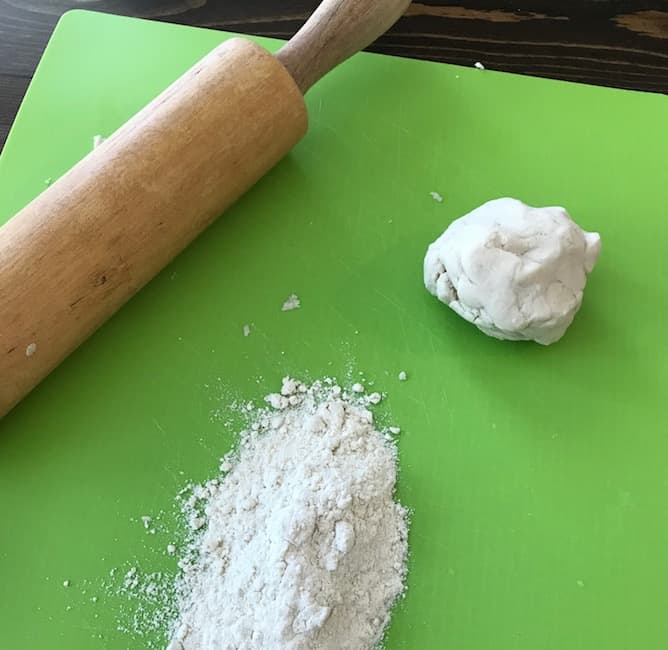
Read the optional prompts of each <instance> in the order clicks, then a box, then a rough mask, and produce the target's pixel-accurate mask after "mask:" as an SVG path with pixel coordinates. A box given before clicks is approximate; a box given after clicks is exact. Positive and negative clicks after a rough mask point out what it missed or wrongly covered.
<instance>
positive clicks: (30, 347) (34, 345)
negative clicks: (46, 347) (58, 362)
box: [26, 343, 37, 357]
mask: <svg viewBox="0 0 668 650" xmlns="http://www.w3.org/2000/svg"><path fill="white" fill-rule="evenodd" d="M35 352H37V343H31V344H30V345H28V346H27V347H26V357H31V356H32V355H33V354H35Z"/></svg>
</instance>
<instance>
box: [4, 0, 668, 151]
mask: <svg viewBox="0 0 668 650" xmlns="http://www.w3.org/2000/svg"><path fill="white" fill-rule="evenodd" d="M317 4H318V2H317V0H0V145H1V144H2V143H4V141H5V138H6V136H7V131H8V129H9V126H10V124H11V122H12V120H13V118H14V115H15V114H16V109H17V108H18V104H19V102H20V100H21V98H22V97H23V94H24V92H25V89H26V88H27V86H28V83H29V81H30V78H31V75H32V73H33V71H34V69H35V66H36V65H37V62H38V60H39V57H40V55H41V53H42V51H43V50H44V46H45V45H46V42H47V40H48V38H49V36H50V34H51V32H52V30H53V27H54V25H55V24H56V21H57V20H58V18H59V17H60V16H61V15H62V14H63V12H65V11H67V10H69V9H73V8H85V9H91V10H96V11H105V12H109V13H117V14H124V15H128V16H138V17H142V18H152V19H156V20H163V21H168V22H174V23H183V24H187V25H199V26H203V27H210V28H215V29H225V30H230V31H238V32H246V33H251V34H259V35H263V36H276V37H280V38H289V37H290V36H292V34H294V32H295V31H296V30H297V29H298V28H299V26H300V25H301V24H302V23H303V22H304V20H305V19H306V17H307V16H308V15H309V14H310V13H311V12H312V11H313V9H314V8H315V7H316V5H317ZM369 49H370V50H372V51H375V52H383V53H386V54H396V55H399V56H408V57H415V58H420V59H429V60H433V61H446V62H449V63H458V64H462V65H473V63H475V62H476V61H482V62H483V63H484V65H485V66H486V67H488V68H490V69H495V70H505V71H508V72H516V73H521V74H531V75H537V76H541V77H552V78H555V79H567V80H571V81H580V82H585V83H592V84H598V85H605V86H614V87H617V88H630V89H635V90H647V91H652V92H660V93H668V0H560V1H557V0H524V1H523V2H521V3H520V2H518V1H517V0H513V1H512V2H511V1H510V0H459V1H458V2H453V3H449V2H445V1H444V0H418V1H416V2H414V3H413V4H412V5H411V6H410V7H409V9H408V11H407V12H406V15H405V16H404V17H403V18H402V19H401V20H400V21H399V23H398V24H397V25H396V26H395V27H394V28H393V29H392V30H390V32H389V33H388V34H386V35H385V36H384V37H382V38H381V39H380V40H379V41H377V42H376V43H375V44H374V45H373V46H372V47H371V48H369Z"/></svg>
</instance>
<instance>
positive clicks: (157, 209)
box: [0, 39, 307, 416]
mask: <svg viewBox="0 0 668 650" xmlns="http://www.w3.org/2000/svg"><path fill="white" fill-rule="evenodd" d="M306 126H307V114H306V107H305V104H304V99H303V97H302V94H301V92H300V91H299V88H298V87H297V85H296V84H295V82H294V80H293V79H292V77H291V76H290V74H289V73H288V72H287V70H286V69H285V68H284V67H283V66H282V65H281V64H280V63H279V62H278V61H277V60H276V58H275V57H273V56H272V55H271V54H270V53H269V52H267V51H266V50H265V49H264V48H262V47H260V46H259V45H255V44H254V43H252V42H250V41H247V40H243V39H232V40H229V41H226V42H225V43H224V44H223V45H221V46H219V47H218V48H217V49H215V50H214V51H213V52H211V53H210V54H209V55H208V56H206V57H205V58H204V59H203V60H202V61H200V62H199V63H197V64H196V65H195V66H194V67H193V68H191V69H190V70H189V71H188V72H186V73H185V74H184V75H183V76H182V77H181V78H180V79H178V80H177V81H176V82H175V83H174V84H172V86H170V87H169V88H168V89H167V90H165V91H164V92H163V93H162V94H161V95H160V96H158V97H157V98H156V99H155V100H154V101H153V102H151V103H150V104H149V105H148V106H146V108H144V109H143V110H142V111H141V112H139V113H138V114H137V115H135V116H134V117H133V118H132V119H131V120H130V121H129V122H127V123H126V124H125V125H124V126H123V127H121V128H120V129H119V130H118V131H117V132H116V133H114V134H113V135H112V136H111V137H110V138H109V139H108V140H106V141H105V142H104V143H103V144H102V145H101V146H100V147H98V148H97V149H95V150H94V151H92V152H91V153H90V154H89V155H88V156H86V158H84V159H83V160H81V161H80V162H79V163H78V164H77V165H75V166H74V167H73V168H72V169H71V170H70V171H69V172H67V174H65V175H64V176H63V177H62V178H60V179H59V180H58V181H57V182H55V183H54V184H53V185H52V186H51V187H49V188H48V189H47V190H46V191H45V192H43V193H42V194H41V195H40V196H39V197H37V199H35V200H34V201H33V202H32V203H30V204H29V205H28V206H26V207H25V208H24V209H23V210H22V211H21V212H19V213H18V214H17V215H16V216H15V217H14V218H12V219H11V220H10V221H9V222H7V223H6V224H5V225H4V226H3V227H2V228H1V229H0V346H1V347H0V416H1V415H2V414H4V413H6V412H7V411H8V410H9V409H10V408H11V407H12V406H13V405H14V404H15V403H16V402H17V401H18V400H20V399H21V397H23V396H24V395H25V394H26V393H27V392H28V391H29V390H31V389H32V388H33V386H35V385H36V384H37V383H38V382H39V381H41V379H42V378H43V377H44V376H46V375H47V374H48V373H49V372H50V371H51V370H52V369H53V368H54V367H55V366H56V365H57V364H59V363H60V362H61V361H62V359H64V358H65V357H66V356H67V355H68V354H69V353H70V352H71V351H72V350H74V349H75V348H76V347H77V346H78V345H79V344H80V343H81V342H82V341H83V340H85V339H86V338H87V337H88V336H89V335H90V334H92V333H93V332H94V331H95V330H96V329H97V328H98V327H99V326H100V325H101V324H102V323H103V322H104V321H105V320H107V319H108V318H109V317H110V316H111V315H112V314H113V313H114V312H115V311H116V310H117V309H118V308H119V307H121V305H123V304H124V303H125V302H126V301H127V300H128V299H129V298H130V297H131V296H132V295H133V294H135V293H136V292H137V291H138V290H139V289H140V288H141V287H143V286H144V285H145V284H146V283H147V282H148V281H149V280H150V279H151V278H153V277H154V276H155V275H156V274H157V273H158V272H159V271H160V270H161V269H162V268H164V267H165V266H166V265H167V264H168V263H169V262H170V261H171V260H172V259H173V258H174V257H175V256H176V255H177V254H178V253H179V252H180V251H181V250H182V249H183V248H185V246H186V245H187V244H188V243H190V242H191V241H192V240H193V239H194V238H195V237H196V236H197V235H198V234H199V233H200V232H201V231H202V230H204V228H206V226H208V225H209V224H210V223H211V222H212V221H213V220H214V219H215V218H216V217H218V216H219V215H220V214H221V213H222V212H223V211H224V210H225V209H226V208H227V207H228V206H229V205H230V204H232V203H233V202H234V201H235V200H236V199H237V198H239V196H241V195H242V194H243V193H244V192H245V191H246V190H248V189H249V187H250V186H251V185H253V184H254V183H255V182H256V181H257V180H258V179H259V178H260V177H261V176H262V175H263V174H264V173H265V172H267V171H268V170H269V169H270V168H271V167H272V166H273V165H275V164H276V163H277V162H278V161H279V160H280V159H281V158H282V157H283V156H284V155H285V154H286V153H287V152H288V151H289V150H290V149H291V148H292V147H293V146H294V145H295V143H296V142H297V141H298V140H299V139H300V138H301V137H302V135H303V134H304V133H305V131H306Z"/></svg>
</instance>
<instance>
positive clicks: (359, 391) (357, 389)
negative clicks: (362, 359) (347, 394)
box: [352, 382, 364, 393]
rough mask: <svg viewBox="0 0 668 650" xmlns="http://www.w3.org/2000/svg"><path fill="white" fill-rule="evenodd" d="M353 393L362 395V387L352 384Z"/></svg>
mask: <svg viewBox="0 0 668 650" xmlns="http://www.w3.org/2000/svg"><path fill="white" fill-rule="evenodd" d="M352 389H353V393H363V392H364V386H363V385H362V384H360V383H359V382H357V383H354V384H353V385H352Z"/></svg>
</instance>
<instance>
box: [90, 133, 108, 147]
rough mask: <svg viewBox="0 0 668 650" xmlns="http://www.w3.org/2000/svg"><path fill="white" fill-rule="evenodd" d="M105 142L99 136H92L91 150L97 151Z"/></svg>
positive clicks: (103, 138)
mask: <svg viewBox="0 0 668 650" xmlns="http://www.w3.org/2000/svg"><path fill="white" fill-rule="evenodd" d="M105 140H106V138H105V137H103V136H101V135H94V136H93V149H97V148H98V147H99V146H100V145H101V144H102V143H103V142H104V141H105Z"/></svg>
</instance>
